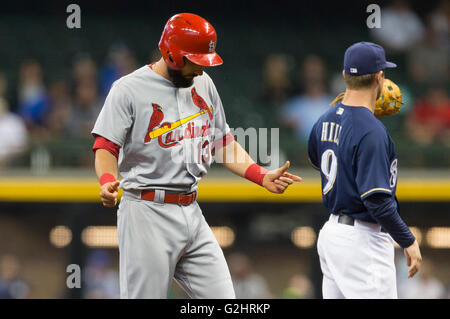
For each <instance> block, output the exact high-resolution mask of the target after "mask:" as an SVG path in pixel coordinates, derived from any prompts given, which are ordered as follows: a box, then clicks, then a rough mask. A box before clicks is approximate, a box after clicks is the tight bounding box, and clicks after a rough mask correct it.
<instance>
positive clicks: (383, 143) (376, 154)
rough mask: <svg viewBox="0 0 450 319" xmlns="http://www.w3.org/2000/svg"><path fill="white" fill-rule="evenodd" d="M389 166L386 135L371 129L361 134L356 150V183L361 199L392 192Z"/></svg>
mask: <svg viewBox="0 0 450 319" xmlns="http://www.w3.org/2000/svg"><path fill="white" fill-rule="evenodd" d="M389 167H390V165H389V141H388V137H387V135H386V133H385V132H382V131H381V130H376V129H373V130H371V131H369V132H368V133H367V134H366V135H364V136H363V138H362V139H361V141H360V142H359V145H358V148H357V151H356V185H357V187H358V192H359V195H360V196H361V199H364V198H366V197H368V196H370V195H372V194H375V193H385V194H392V189H391V187H390V168H389Z"/></svg>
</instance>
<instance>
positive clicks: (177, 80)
mask: <svg viewBox="0 0 450 319" xmlns="http://www.w3.org/2000/svg"><path fill="white" fill-rule="evenodd" d="M167 72H168V73H169V77H170V80H171V81H172V83H173V85H174V86H175V87H177V88H187V87H190V86H191V85H192V82H193V81H194V78H193V77H191V78H185V77H184V76H183V75H182V74H181V71H179V70H172V69H170V68H167Z"/></svg>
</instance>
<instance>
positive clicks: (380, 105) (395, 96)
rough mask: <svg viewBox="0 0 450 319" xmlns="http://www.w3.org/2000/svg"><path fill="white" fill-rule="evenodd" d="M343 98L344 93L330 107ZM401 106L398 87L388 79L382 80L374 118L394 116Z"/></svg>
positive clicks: (400, 93)
mask: <svg viewBox="0 0 450 319" xmlns="http://www.w3.org/2000/svg"><path fill="white" fill-rule="evenodd" d="M343 98H344V92H342V93H339V95H338V96H336V98H335V99H334V100H333V101H332V102H331V103H330V105H336V103H338V102H339V101H341V100H342V99H343ZM402 104H403V103H402V92H401V91H400V88H399V87H398V85H397V84H395V83H394V82H392V81H391V80H389V79H384V83H383V89H382V91H381V94H380V97H379V98H378V100H377V102H376V103H375V113H374V114H375V116H376V117H378V118H380V117H383V116H386V115H393V114H396V113H398V112H399V111H400V108H401V106H402Z"/></svg>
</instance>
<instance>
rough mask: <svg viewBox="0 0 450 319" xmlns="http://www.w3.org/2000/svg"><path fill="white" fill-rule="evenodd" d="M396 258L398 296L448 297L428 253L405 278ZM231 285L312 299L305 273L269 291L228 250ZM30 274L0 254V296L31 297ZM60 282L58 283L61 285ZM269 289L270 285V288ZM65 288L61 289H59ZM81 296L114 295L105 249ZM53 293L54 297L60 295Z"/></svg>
mask: <svg viewBox="0 0 450 319" xmlns="http://www.w3.org/2000/svg"><path fill="white" fill-rule="evenodd" d="M396 255H397V258H396V268H397V289H398V298H400V299H449V298H450V287H447V286H446V284H445V283H444V282H443V281H442V280H441V279H439V278H438V277H437V276H436V270H435V265H434V263H433V261H432V259H430V258H429V256H426V258H424V261H423V264H422V268H421V271H420V272H419V274H418V275H417V276H415V277H414V278H412V279H408V278H407V277H408V267H407V266H406V260H405V257H404V255H403V254H402V252H400V251H398V254H396ZM227 262H228V266H229V269H230V273H231V277H232V280H233V286H234V289H235V293H236V298H237V299H273V298H276V299H312V298H314V296H315V294H314V286H313V284H312V281H311V279H310V278H309V276H308V274H306V273H303V272H300V271H299V272H296V273H292V274H291V275H290V277H289V278H288V279H287V280H286V281H285V282H284V286H283V287H284V288H283V289H282V290H281V291H280V292H279V293H273V292H272V291H271V287H270V285H269V282H268V280H267V277H266V276H270V275H271V274H267V273H260V272H257V271H255V270H254V267H253V264H254V263H255V262H256V261H255V260H252V259H251V258H250V257H249V256H248V255H246V254H245V253H243V252H241V251H236V252H233V253H231V254H230V255H229V256H228V257H227ZM30 279H31V278H27V276H26V275H25V274H24V271H23V267H22V264H21V261H20V259H19V258H18V257H17V256H15V255H12V254H6V255H3V256H0V299H28V298H34V297H33V293H35V291H33V290H37V289H41V290H42V289H45V288H44V286H42V287H41V286H40V287H34V286H33V285H31V284H30V281H31V280H30ZM64 284H65V282H64V283H62V285H64ZM272 290H273V289H272ZM62 291H65V289H62ZM82 291H83V293H82V295H81V298H83V299H118V298H120V294H119V273H118V269H116V267H115V266H114V265H113V263H112V254H111V253H110V251H109V250H106V249H94V250H92V251H91V252H90V253H89V255H88V256H87V260H86V263H85V265H84V266H83V267H82ZM64 297H65V296H62V295H61V296H55V297H54V298H64ZM168 298H171V299H173V298H175V299H178V298H187V295H186V294H185V293H184V292H183V291H181V289H178V288H177V289H176V290H173V289H172V290H171V292H170V293H169V296H168Z"/></svg>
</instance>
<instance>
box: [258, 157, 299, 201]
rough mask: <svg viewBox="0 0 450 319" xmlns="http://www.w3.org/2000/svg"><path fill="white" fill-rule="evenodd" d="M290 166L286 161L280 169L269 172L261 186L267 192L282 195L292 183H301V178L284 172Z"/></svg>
mask: <svg viewBox="0 0 450 319" xmlns="http://www.w3.org/2000/svg"><path fill="white" fill-rule="evenodd" d="M290 165H291V163H290V162H289V161H286V163H285V164H284V165H283V166H282V167H280V168H278V169H275V170H272V171H269V172H268V173H267V174H266V175H265V176H264V179H263V182H262V186H263V187H265V188H266V189H267V190H268V191H269V192H272V193H276V194H283V193H284V191H285V190H286V188H288V186H289V185H291V184H292V183H294V182H301V181H302V178H301V177H299V176H297V175H293V174H290V173H288V172H286V171H287V169H288V168H289V166H290Z"/></svg>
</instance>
